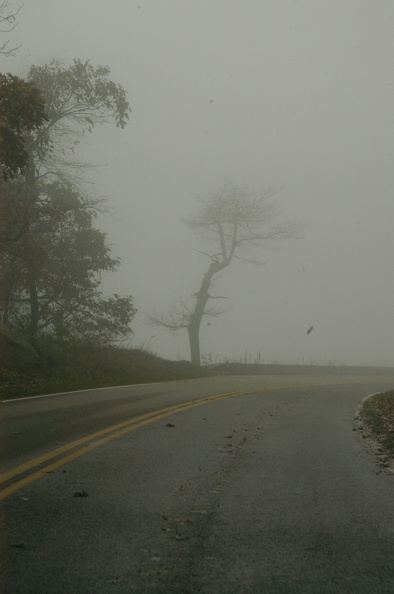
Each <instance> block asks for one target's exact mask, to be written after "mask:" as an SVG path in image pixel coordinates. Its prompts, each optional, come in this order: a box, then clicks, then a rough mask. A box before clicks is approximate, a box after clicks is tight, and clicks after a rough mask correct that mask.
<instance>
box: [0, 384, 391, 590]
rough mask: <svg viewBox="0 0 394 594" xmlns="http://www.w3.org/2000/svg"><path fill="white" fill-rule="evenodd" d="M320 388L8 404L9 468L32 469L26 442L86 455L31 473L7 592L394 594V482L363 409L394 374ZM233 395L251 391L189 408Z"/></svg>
mask: <svg viewBox="0 0 394 594" xmlns="http://www.w3.org/2000/svg"><path fill="white" fill-rule="evenodd" d="M326 380H327V378H326ZM312 381H315V383H317V384H318V383H324V378H312V379H311V378H297V379H295V378H291V379H289V380H287V383H288V384H292V383H293V384H296V383H298V387H294V388H292V389H290V388H287V389H280V384H281V383H284V381H283V378H264V382H263V383H264V384H265V385H264V386H263V385H262V379H261V378H227V379H226V380H219V379H218V380H217V381H215V382H213V384H210V383H209V381H205V380H198V381H192V382H176V383H175V384H174V383H172V384H164V385H163V384H157V385H155V386H154V385H151V386H146V387H143V388H137V387H136V388H124V389H119V390H118V391H116V390H115V391H112V392H108V391H100V392H97V391H95V392H91V393H85V394H84V395H83V396H82V395H73V396H68V397H67V398H65V397H54V398H46V399H39V400H30V401H24V402H20V403H10V404H3V405H2V415H3V418H4V419H5V420H4V421H3V423H2V432H3V434H4V439H5V443H6V444H7V443H8V444H11V443H12V444H13V447H14V448H15V455H14V456H11V460H9V461H8V463H5V464H4V468H5V469H6V470H8V472H10V471H12V469H13V468H14V467H15V464H18V465H20V464H22V463H23V462H26V459H27V452H26V450H25V447H26V445H25V446H23V444H21V442H24V443H25V444H26V443H27V444H28V446H29V447H30V448H31V450H32V451H31V454H30V456H31V457H37V456H44V458H45V454H46V453H47V452H48V451H49V449H50V448H53V447H57V448H58V449H59V448H60V449H61V448H65V446H66V445H67V443H69V442H70V441H71V442H73V443H74V445H73V448H72V449H64V450H62V452H60V453H59V452H58V454H57V457H56V458H52V457H48V458H46V459H45V460H43V461H41V466H33V464H32V465H31V468H30V469H28V470H27V471H26V472H27V474H28V475H29V473H30V472H33V471H35V472H36V474H37V476H39V480H34V481H32V482H30V483H29V482H28V483H26V485H25V486H22V484H23V483H21V486H20V488H18V489H17V490H15V492H13V493H10V494H9V496H8V497H7V498H5V499H4V501H3V504H2V507H3V520H2V530H1V533H2V537H3V555H2V557H1V564H2V569H1V572H0V576H1V577H2V579H3V584H2V587H1V584H0V591H2V592H6V593H15V594H17V593H22V592H37V593H41V592H42V593H46V592H48V593H52V592H59V593H62V592H70V593H71V592H77V593H88V592H97V593H98V592H100V593H101V592H102V593H110V592H114V593H118V592H122V593H123V592H125V593H126V592H127V593H128V592H138V593H145V592H158V593H161V592H163V593H172V592H182V593H185V594H187V593H189V592H190V593H192V592H195V593H197V592H198V593H200V592H201V593H211V592H212V593H215V594H216V593H226V594H228V593H232V592H234V593H275V594H277V593H281V592H283V593H293V592H294V593H297V594H300V593H309V592H311V593H312V592H313V593H320V592H321V593H325V592H327V593H328V592H346V593H347V592H350V593H352V592H354V593H380V592H381V593H383V592H385V593H388V592H394V497H393V494H394V475H390V474H386V473H384V472H381V470H380V469H379V467H378V466H377V463H376V460H375V456H374V454H373V453H372V452H371V451H370V450H369V448H368V446H367V444H366V443H365V441H364V440H363V438H362V437H361V435H360V433H359V432H358V431H354V424H353V419H354V413H355V409H356V406H357V404H358V403H359V402H360V400H361V399H362V398H363V397H364V396H365V395H367V394H368V393H371V392H374V391H375V392H376V391H378V390H383V389H388V388H392V386H393V385H394V379H393V378H391V380H390V379H387V383H384V382H383V380H382V378H376V379H372V378H370V379H369V380H368V381H369V383H366V381H367V380H366V378H364V379H360V378H348V384H347V385H342V386H338V385H334V384H335V378H330V379H329V380H328V381H329V382H331V383H332V384H333V385H326V386H311V385H309V386H308V384H310V383H311V382H312ZM336 381H337V380H336ZM350 381H354V382H356V381H357V382H358V381H360V382H363V383H357V384H356V383H355V384H352V383H349V382H350ZM302 384H305V386H306V387H300V386H301V385H302ZM259 386H260V387H259ZM264 388H271V390H270V391H266V390H264ZM273 388H275V389H273ZM249 390H250V391H251V392H250V393H245V392H248V391H249ZM231 391H233V392H239V394H238V395H234V396H231V397H226V398H221V399H211V400H209V401H205V403H202V402H200V403H197V402H195V403H194V404H199V405H198V406H190V407H187V406H186V405H185V403H186V402H190V401H191V400H193V399H194V400H195V399H198V398H202V397H208V396H214V395H215V394H220V393H227V392H231ZM127 401H128V402H127ZM109 402H112V406H111V404H110V403H109ZM170 406H173V407H174V408H173V409H172V410H165V409H166V408H168V407H170ZM175 407H176V408H175ZM182 407H183V408H182ZM94 410H95V411H96V412H95V413H94V412H93V411H94ZM71 411H73V412H71ZM157 411H161V412H160V413H158V412H157ZM63 413H64V416H63ZM149 415H150V416H149ZM54 419H55V422H56V425H57V430H56V427H54V426H53V425H54ZM64 420H65V421H64ZM29 422H30V425H31V430H30V431H29V429H28V425H29ZM120 423H123V424H122V427H119V426H118V425H119V424H120ZM115 426H116V428H114V427H115ZM17 427H18V428H19V431H17V430H16V428H17ZM108 427H111V430H110V431H108V432H106V431H105V430H106V428H108ZM48 428H49V429H48ZM87 432H89V433H90V435H91V438H92V442H90V441H87V440H86V439H85V441H83V440H84V437H85V438H86V433H87ZM14 433H16V434H15V435H14ZM98 433H100V435H96V434H98ZM115 435H117V437H116V438H113V437H114V436H115ZM45 436H46V437H45ZM67 436H68V437H67ZM18 438H19V442H18ZM77 440H80V441H81V440H82V443H79V442H78V443H77ZM100 440H103V441H102V443H101V442H100ZM56 441H57V442H59V443H57V444H56ZM99 442H100V445H98V444H99ZM18 443H19V446H18V445H17V444H18ZM59 444H60V445H59ZM96 445H98V447H96ZM93 446H94V447H93ZM8 447H9V451H10V445H9V446H8ZM82 448H85V449H84V450H83V451H84V455H82V456H81V455H80V454H81V451H82ZM72 455H74V459H70V460H69V461H68V462H67V461H66V456H72ZM53 460H55V462H53ZM51 464H52V465H53V466H55V467H54V468H52V467H51ZM56 464H57V466H56ZM37 468H38V470H37ZM23 476H24V473H23V472H22V473H21V474H18V475H17V476H16V477H14V478H13V479H10V480H9V483H6V484H12V482H13V481H14V480H22V481H23ZM20 477H22V479H21V478H20ZM75 494H79V495H85V494H86V496H77V497H75V496H74V495H75Z"/></svg>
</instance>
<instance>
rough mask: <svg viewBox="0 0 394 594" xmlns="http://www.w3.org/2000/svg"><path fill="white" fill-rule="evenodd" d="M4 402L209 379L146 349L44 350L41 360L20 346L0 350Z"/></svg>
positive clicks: (47, 347)
mask: <svg viewBox="0 0 394 594" xmlns="http://www.w3.org/2000/svg"><path fill="white" fill-rule="evenodd" d="M0 354H1V366H0V399H1V400H4V399H8V398H22V397H24V396H35V395H38V394H51V393H54V392H69V391H73V390H83V389H88V388H101V387H106V386H121V385H128V384H139V383H146V382H156V381H166V380H176V379H186V378H193V377H202V376H206V375H208V373H209V372H208V371H207V369H204V368H201V369H200V368H198V367H195V366H193V365H192V364H191V363H189V362H188V361H167V360H165V359H161V358H160V357H157V356H156V355H154V354H152V353H149V352H147V351H146V350H144V349H127V348H122V347H94V346H92V345H68V346H65V345H61V346H60V345H56V344H46V345H42V348H41V358H40V359H39V358H38V357H37V356H36V355H35V353H33V352H29V351H27V350H25V349H23V348H21V347H19V346H18V345H14V344H6V345H4V344H3V345H2V348H1V350H0Z"/></svg>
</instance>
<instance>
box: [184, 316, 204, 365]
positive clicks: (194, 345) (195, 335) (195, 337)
mask: <svg viewBox="0 0 394 594" xmlns="http://www.w3.org/2000/svg"><path fill="white" fill-rule="evenodd" d="M187 331H188V333H189V343H190V360H191V362H192V363H193V365H198V366H200V365H201V359H200V337H199V334H200V325H198V326H196V325H194V326H192V325H191V324H190V325H189V327H188V329H187Z"/></svg>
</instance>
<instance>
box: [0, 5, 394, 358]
mask: <svg viewBox="0 0 394 594" xmlns="http://www.w3.org/2000/svg"><path fill="white" fill-rule="evenodd" d="M17 21H18V25H17V27H16V29H15V30H14V31H13V32H12V34H10V35H9V37H10V44H12V45H19V44H22V47H21V48H20V49H19V50H18V52H17V53H16V56H15V57H14V58H7V59H6V58H1V59H2V71H11V72H12V73H14V74H18V75H22V76H23V74H24V73H25V72H26V71H27V69H28V67H29V66H30V65H31V64H44V63H46V62H48V61H50V60H51V59H52V58H60V59H63V60H65V61H66V62H67V63H69V62H70V61H71V60H72V59H73V58H81V59H82V60H85V59H89V60H90V61H91V62H92V63H93V64H101V65H108V66H109V67H110V69H111V77H112V78H113V80H114V81H115V82H117V83H120V84H121V85H122V86H123V87H124V88H125V89H126V90H127V92H128V98H129V101H130V103H131V107H132V114H131V119H130V123H129V125H128V126H127V127H126V129H125V130H123V131H121V130H119V129H116V128H110V127H108V126H107V127H105V128H104V127H103V128H102V129H100V130H96V131H95V132H94V133H93V135H92V137H91V138H90V139H89V142H88V143H87V144H86V145H85V147H84V149H83V151H84V152H83V158H86V159H87V160H89V161H94V162H95V163H101V164H103V165H104V164H105V166H103V167H101V168H100V169H98V170H96V171H95V172H92V173H91V174H90V177H91V179H92V181H93V182H94V184H95V188H96V191H97V193H98V194H99V195H103V196H106V197H107V198H108V202H109V206H110V207H111V208H112V209H113V212H112V215H111V216H110V217H106V218H105V219H101V220H100V227H101V228H102V229H103V230H105V231H106V232H107V233H108V238H109V241H110V243H111V245H112V248H113V254H114V255H115V256H120V257H121V259H122V265H121V267H120V269H119V270H118V271H117V272H116V273H114V274H113V275H111V277H110V278H106V279H104V287H105V289H106V291H110V292H117V293H120V294H125V293H131V294H132V295H133V296H134V301H135V305H136V306H137V308H138V309H139V310H140V314H139V315H138V316H137V318H136V320H135V322H134V331H135V336H134V339H133V342H132V344H133V345H134V346H139V345H141V344H146V345H147V344H151V345H152V349H153V350H154V351H156V352H157V353H158V354H159V355H161V356H165V357H168V358H175V359H177V358H188V357H189V352H188V341H187V336H186V333H184V334H183V333H179V335H177V336H172V335H171V334H169V333H166V332H164V331H161V330H159V329H157V328H151V327H149V326H147V325H146V324H145V323H144V318H143V313H144V312H151V311H152V310H158V311H162V310H163V311H164V310H166V309H167V308H168V307H169V306H170V305H171V303H172V302H173V301H174V300H175V299H176V298H177V297H178V296H179V295H182V296H183V297H188V296H190V295H191V294H192V293H194V292H195V291H196V290H198V288H199V283H200V282H201V277H202V274H203V272H204V270H205V268H206V267H207V265H208V264H209V261H208V260H207V259H206V258H204V256H203V255H201V254H199V253H198V252H196V251H195V250H196V249H197V250H198V249H203V247H202V245H201V243H200V242H199V240H198V239H197V238H195V237H193V236H192V235H191V234H190V231H189V230H188V229H186V228H185V226H184V225H183V223H182V218H183V217H185V216H187V215H188V214H189V213H191V212H193V209H194V206H195V205H194V201H193V195H194V194H201V193H202V194H203V193H205V192H207V191H209V190H212V189H214V188H215V187H217V186H220V185H221V184H222V183H223V181H224V180H225V179H229V180H231V181H233V182H235V183H237V184H241V185H242V184H245V185H248V186H250V187H251V188H253V189H255V190H260V189H263V188H266V187H268V186H271V185H276V186H279V187H280V191H279V192H278V194H277V197H276V199H277V204H278V209H279V210H280V213H281V218H282V219H283V220H298V221H303V222H305V223H307V227H306V228H305V230H304V233H303V238H302V239H300V240H297V241H286V242H284V243H283V244H281V247H280V249H275V250H269V251H266V252H264V253H263V254H262V255H261V257H262V259H263V260H264V262H265V265H264V266H262V267H253V266H251V265H248V264H241V263H235V264H234V266H231V268H228V269H226V270H224V271H223V272H222V274H221V276H220V278H219V279H218V281H217V282H216V284H215V290H217V292H218V293H219V294H221V295H227V296H228V297H229V299H228V300H226V303H225V307H226V308H228V309H229V311H228V313H226V314H225V315H223V316H222V317H220V318H217V319H212V320H209V322H210V326H207V324H206V322H203V325H202V328H201V351H202V353H212V355H213V358H214V359H215V358H216V356H218V357H220V358H222V357H228V358H239V357H240V356H243V355H244V353H245V351H246V350H247V351H248V353H250V354H251V356H252V359H254V357H255V356H256V352H257V350H260V351H261V357H262V358H263V360H264V361H268V362H272V361H277V362H282V363H285V362H289V363H293V362H295V363H296V362H305V363H309V362H311V361H312V362H316V363H329V362H332V363H335V364H342V363H344V364H369V365H392V364H393V356H392V345H393V336H394V303H393V301H394V300H393V294H394V275H393V254H394V234H393V215H394V200H393V190H394V162H393V158H394V150H393V149H394V60H393V56H394V3H393V2H392V0H298V1H297V0H286V1H285V0H242V1H241V0H239V1H235V0H160V1H159V0H156V1H152V0H137V1H134V0H114V1H113V2H108V1H103V0H69V1H68V2H64V0H24V7H23V8H22V10H21V11H20V13H19V15H18V17H17ZM276 247H277V248H278V247H279V246H276ZM312 325H313V326H314V330H313V331H312V332H311V333H310V334H307V330H308V329H309V328H310V326H312Z"/></svg>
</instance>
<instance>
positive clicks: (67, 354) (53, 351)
mask: <svg viewBox="0 0 394 594" xmlns="http://www.w3.org/2000/svg"><path fill="white" fill-rule="evenodd" d="M0 363H1V364H0V399H8V398H21V397H24V396H35V395H39V394H51V393H54V392H68V391H73V390H83V389H88V388H100V387H106V386H116V385H117V386H121V385H128V384H139V383H147V382H157V381H168V380H180V379H189V378H198V377H212V376H218V375H244V374H247V375H300V374H302V375H331V374H335V375H369V374H373V375H386V374H387V375H393V374H394V370H393V369H388V368H377V367H374V368H372V367H342V366H323V365H280V364H247V363H246V364H244V363H223V364H219V365H214V366H210V367H201V368H200V367H196V366H193V365H192V364H191V363H190V362H188V361H169V360H165V359H161V358H160V357H158V356H156V355H154V354H153V353H150V352H147V350H144V349H143V348H140V349H131V348H121V347H94V346H92V345H86V344H85V345H81V344H79V345H78V344H74V345H64V344H62V345H60V344H56V343H53V342H50V343H47V344H42V345H41V358H40V359H39V358H38V357H37V355H35V353H34V352H33V351H28V350H27V349H25V348H22V347H21V346H19V345H17V344H14V343H11V342H9V341H6V340H4V341H3V342H1V341H0Z"/></svg>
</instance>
